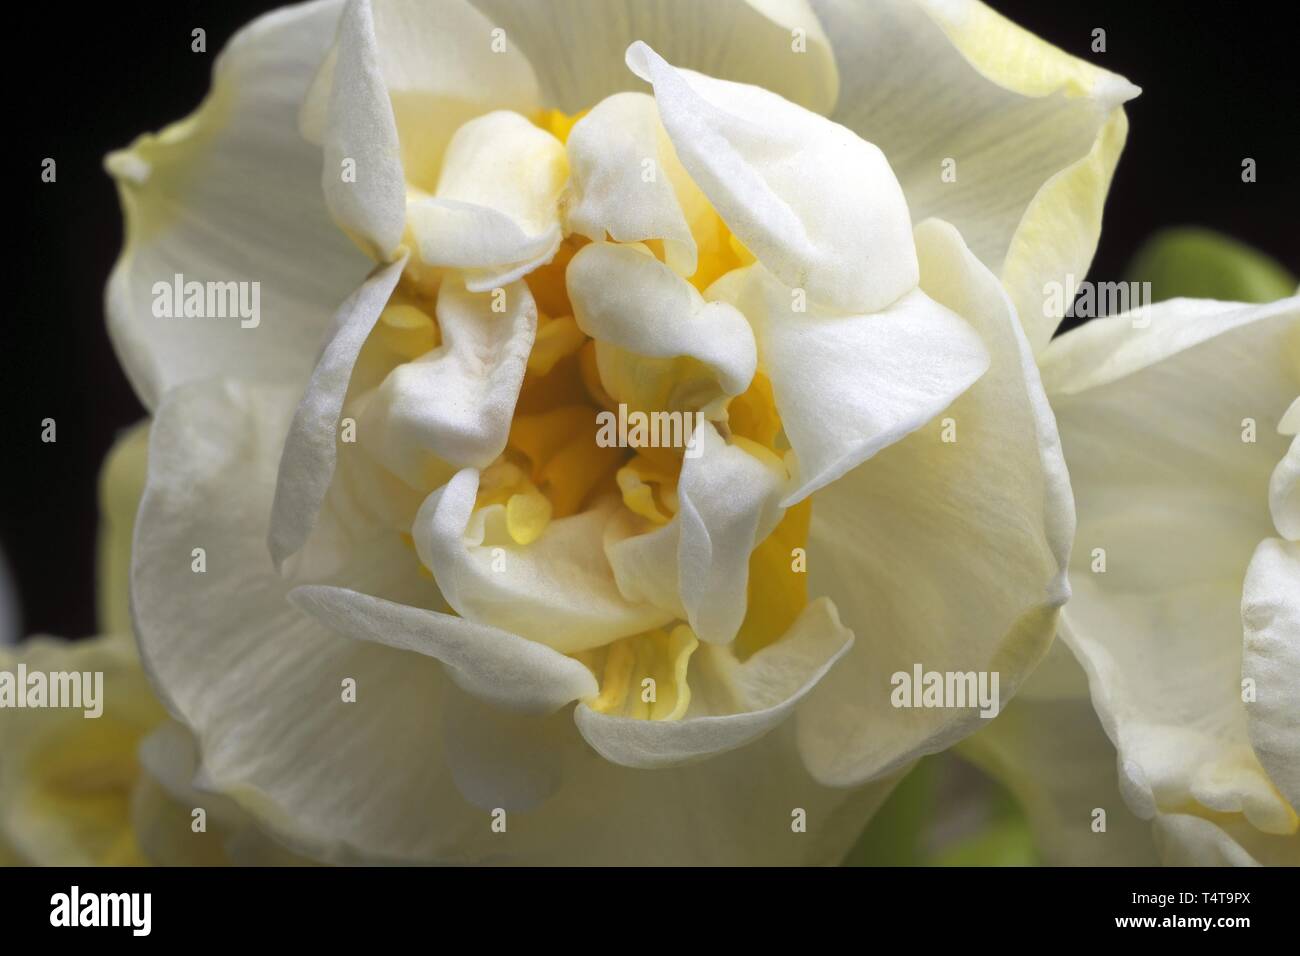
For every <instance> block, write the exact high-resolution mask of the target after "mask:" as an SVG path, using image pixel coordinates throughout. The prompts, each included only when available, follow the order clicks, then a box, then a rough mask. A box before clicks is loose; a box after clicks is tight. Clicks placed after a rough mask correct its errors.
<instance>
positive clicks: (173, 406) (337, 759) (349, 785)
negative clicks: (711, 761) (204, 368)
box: [132, 381, 477, 861]
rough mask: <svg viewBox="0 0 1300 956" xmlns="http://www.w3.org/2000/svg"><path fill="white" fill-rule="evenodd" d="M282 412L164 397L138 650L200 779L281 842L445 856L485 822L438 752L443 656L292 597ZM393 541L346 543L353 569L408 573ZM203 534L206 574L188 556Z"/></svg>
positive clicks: (327, 851)
mask: <svg viewBox="0 0 1300 956" xmlns="http://www.w3.org/2000/svg"><path fill="white" fill-rule="evenodd" d="M292 409H293V396H292V395H290V394H287V393H283V392H278V391H270V390H265V389H252V388H250V387H248V386H245V385H242V384H238V383H232V382H220V381H213V382H207V383H196V384H194V385H188V386H185V387H183V388H179V389H175V390H173V391H172V392H171V393H169V395H168V397H167V399H166V400H165V401H164V402H163V404H162V405H161V406H160V408H159V410H158V413H157V415H156V417H155V420H154V425H153V428H152V431H151V436H150V448H149V454H150V475H149V484H148V487H147V489H146V491H145V496H144V501H143V502H142V504H141V510H140V517H139V519H138V525H137V527H138V530H137V535H136V549H135V556H134V558H135V565H134V569H133V575H132V578H133V581H132V584H133V588H132V590H133V602H134V603H133V606H134V610H135V617H136V624H137V632H138V639H139V641H140V648H141V655H142V657H143V659H144V662H145V666H146V668H147V669H148V671H149V672H150V676H151V677H152V679H153V681H154V683H155V686H156V687H158V689H159V692H160V694H161V695H162V696H163V698H164V699H165V700H166V702H167V704H168V708H169V710H171V712H172V713H173V715H174V716H176V717H177V719H179V720H180V721H182V723H184V724H185V725H186V726H187V727H189V728H190V729H191V730H192V731H193V732H194V735H195V737H196V739H197V740H198V744H199V749H200V752H201V753H202V757H203V767H202V775H203V779H204V786H205V788H209V789H214V790H217V791H219V792H222V793H225V794H227V795H228V796H230V797H231V798H232V799H234V800H235V801H236V802H237V803H238V804H239V805H240V806H241V807H242V808H243V809H244V810H245V811H246V812H248V813H249V814H251V815H252V816H254V817H255V818H256V819H257V821H258V822H259V824H260V825H262V826H263V827H264V828H265V829H267V830H268V831H269V832H271V833H272V834H274V835H275V837H276V838H277V839H279V840H281V841H282V842H285V843H286V844H288V845H289V846H290V847H292V848H294V849H296V850H299V851H301V852H306V853H309V854H310V855H312V856H314V857H316V858H319V859H325V860H329V861H348V860H355V859H358V858H360V857H365V858H367V859H376V860H392V861H410V860H419V859H426V860H427V859H432V858H437V857H438V856H439V854H441V853H444V852H446V850H447V848H448V847H450V846H452V845H454V844H455V841H456V833H457V831H458V830H463V829H464V828H466V827H467V826H469V825H470V824H471V821H472V822H477V821H476V819H475V817H476V816H477V814H476V812H475V811H473V810H472V808H471V807H470V805H469V804H467V803H466V802H465V801H464V799H463V798H462V797H461V796H460V794H459V792H458V791H457V790H456V787H455V784H454V782H453V780H452V778H451V775H450V773H449V772H448V770H447V768H446V764H445V761H444V759H443V755H442V744H441V739H440V734H439V728H440V720H441V717H440V714H441V699H442V695H443V693H444V691H445V689H446V686H447V685H446V682H445V681H444V679H443V676H442V673H441V665H439V664H438V663H437V662H436V661H434V660H433V659H431V658H425V657H423V656H421V655H415V654H410V653H408V652H405V651H399V650H395V649H393V648H389V647H383V646H380V645H378V644H374V643H372V642H366V641H353V640H349V639H347V638H344V637H339V636H337V635H335V634H332V633H330V632H329V631H328V630H327V629H326V628H323V627H321V626H320V625H319V624H317V623H316V622H315V621H313V620H312V619H311V618H310V617H308V616H307V615H305V614H303V613H302V612H301V611H299V610H297V609H296V608H294V607H293V606H292V605H291V604H290V603H289V602H288V601H287V600H286V596H287V592H288V591H289V589H290V585H289V584H287V583H285V582H284V581H282V580H281V578H280V576H279V575H278V574H277V573H276V571H275V568H274V566H273V564H272V562H271V559H270V556H269V555H268V554H267V551H266V546H265V536H266V526H267V519H268V515H269V512H270V505H271V496H272V492H273V489H274V483H275V474H276V468H277V459H278V452H279V441H278V436H279V435H280V434H283V432H284V430H285V428H286V427H287V425H288V419H289V416H290V414H291V412H292ZM393 544H394V545H395V547H394V548H393V549H391V551H390V553H381V552H371V551H368V550H366V551H359V552H358V553H357V554H356V555H354V565H353V567H352V568H351V569H350V571H351V573H350V574H349V575H348V580H349V583H350V584H352V585H354V586H356V587H361V588H365V589H366V590H368V591H372V592H373V593H379V590H376V589H382V586H383V585H384V584H385V582H391V581H393V580H394V579H399V580H400V579H407V578H412V579H414V581H415V583H417V584H418V582H419V580H420V577H419V575H418V573H416V572H417V571H418V565H417V564H416V562H415V561H414V560H413V557H412V555H411V554H410V551H409V549H407V548H405V547H404V546H402V545H401V544H400V541H398V540H396V539H395V538H394V541H393ZM199 547H201V548H203V549H205V550H204V554H205V560H206V570H205V571H204V573H195V571H194V570H192V567H193V564H192V562H193V561H194V560H195V559H194V556H193V549H195V548H199ZM424 585H425V587H426V588H427V589H431V585H429V583H428V582H427V581H425V582H424ZM177 621H184V622H186V626H185V627H183V628H177V627H176V622H177ZM346 680H352V681H355V682H356V702H355V703H345V702H344V701H343V699H342V689H343V682H344V681H346ZM431 816H436V818H437V819H438V821H439V823H438V825H436V826H434V825H431V823H430V818H431Z"/></svg>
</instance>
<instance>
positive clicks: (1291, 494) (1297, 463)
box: [1268, 429, 1300, 541]
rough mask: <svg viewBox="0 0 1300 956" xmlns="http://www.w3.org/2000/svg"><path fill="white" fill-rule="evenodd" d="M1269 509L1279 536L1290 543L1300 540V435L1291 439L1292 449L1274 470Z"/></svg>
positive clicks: (1270, 483) (1270, 485)
mask: <svg viewBox="0 0 1300 956" xmlns="http://www.w3.org/2000/svg"><path fill="white" fill-rule="evenodd" d="M1279 431H1280V429H1279ZM1268 507H1269V511H1271V512H1272V514H1273V524H1274V526H1275V527H1276V528H1277V532H1278V534H1280V535H1281V536H1282V537H1284V538H1287V539H1288V540H1290V541H1295V540H1296V539H1300V435H1297V436H1296V437H1295V438H1293V439H1291V447H1290V448H1288V449H1287V450H1286V454H1285V455H1283V456H1282V460H1281V461H1279V462H1278V463H1277V467H1276V468H1274V469H1273V476H1272V478H1270V479H1269V482H1268Z"/></svg>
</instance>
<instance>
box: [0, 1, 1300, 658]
mask: <svg viewBox="0 0 1300 956" xmlns="http://www.w3.org/2000/svg"><path fill="white" fill-rule="evenodd" d="M701 2H708V0H701ZM864 2H865V0H864ZM276 5H277V4H275V3H268V2H261V3H259V2H251V0H245V2H241V0H221V2H213V0H209V2H196V0H168V2H153V3H132V4H78V5H76V6H75V7H73V8H70V7H67V6H63V5H56V4H40V5H36V4H28V3H14V4H10V5H8V6H7V8H6V18H7V21H8V24H9V26H8V36H7V40H8V43H7V44H6V51H5V52H6V56H5V66H4V70H5V72H6V73H7V74H8V75H7V76H6V82H5V89H6V90H7V92H8V102H7V104H6V105H7V110H6V113H5V117H4V118H5V120H6V121H7V124H8V128H7V131H8V133H9V138H8V146H7V147H6V148H5V150H4V162H5V165H6V167H7V169H6V176H5V184H6V185H7V186H11V187H12V191H11V192H9V193H8V194H7V195H6V197H5V199H6V201H5V203H4V205H3V207H2V209H3V212H2V213H0V214H2V215H3V216H4V220H5V226H7V228H6V229H5V230H4V232H5V236H6V239H7V243H6V245H7V247H8V248H7V249H6V252H5V257H6V260H7V269H6V275H5V284H4V293H5V303H6V305H7V309H6V313H7V314H6V315H5V317H4V321H5V333H4V335H3V337H0V382H2V384H3V390H2V393H0V394H2V395H3V401H4V406H3V415H2V417H3V420H4V423H5V428H6V431H7V432H9V434H8V435H7V437H6V438H5V440H4V442H3V444H2V445H0V455H3V461H2V462H0V482H2V483H3V486H2V493H0V502H2V505H0V545H2V546H3V549H4V552H5V553H6V554H7V555H8V558H9V562H10V565H11V570H12V572H13V574H14V576H15V577H16V579H17V585H18V591H19V596H20V600H21V603H22V605H23V628H24V632H25V633H35V632H43V633H53V634H60V635H64V636H70V637H76V636H83V635H87V634H90V633H93V631H94V629H95V616H94V535H95V528H96V522H97V501H96V479H97V476H98V471H99V466H100V464H101V462H102V460H103V457H104V454H105V453H106V452H107V450H108V448H109V447H110V446H111V444H112V442H113V439H114V437H115V436H116V434H117V432H118V430H119V429H121V428H123V427H126V426H128V425H131V424H132V423H134V422H136V421H138V420H139V419H140V418H141V417H142V416H143V414H144V411H143V409H142V408H141V406H140V404H139V402H138V401H137V400H136V398H135V396H134V395H133V394H132V392H131V389H130V387H129V386H128V385H127V382H126V379H125V378H124V376H123V374H122V372H121V371H120V369H119V368H118V365H117V361H116V358H115V357H114V355H113V352H112V349H111V348H110V346H109V343H108V337H107V333H106V331H105V326H104V315H103V303H102V295H103V288H104V283H105V281H106V280H107V277H108V273H109V270H110V269H111V267H112V265H113V261H114V259H115V258H116V256H117V253H118V250H119V246H120V243H121V238H122V224H121V216H120V213H119V211H118V205H117V197H116V194H115V191H114V189H113V186H112V184H111V182H110V181H109V178H108V176H107V175H106V174H105V173H104V172H103V168H102V165H101V164H102V157H103V156H104V154H105V153H107V152H108V151H109V150H112V149H116V148H119V147H122V146H125V145H127V144H128V143H129V142H130V141H131V140H132V139H134V138H135V136H136V135H137V134H138V133H140V132H143V131H145V130H156V129H159V128H161V127H162V126H164V125H166V124H167V123H170V122H171V121H173V120H176V119H179V118H181V117H182V116H184V115H186V114H188V113H189V112H190V111H191V110H192V109H193V108H194V107H195V106H196V105H197V104H198V102H199V101H200V99H201V98H202V97H203V95H204V94H205V92H206V91H207V88H208V82H209V71H210V69H211V66H212V60H213V58H214V57H215V55H216V53H217V52H218V51H219V50H220V49H221V48H222V46H223V45H224V44H225V41H226V40H227V39H228V38H229V37H230V35H231V34H232V33H233V32H234V31H235V30H236V29H237V28H238V27H239V26H240V25H242V24H243V23H244V22H246V21H247V20H249V19H251V18H252V17H253V16H255V15H256V14H258V13H260V12H262V11H264V10H267V9H270V8H272V7H274V6H276ZM991 5H992V6H994V7H995V8H996V9H998V10H999V11H1001V12H1002V13H1004V14H1006V15H1007V16H1009V17H1010V18H1011V19H1013V20H1015V21H1016V22H1018V23H1020V24H1021V25H1022V26H1024V27H1026V28H1027V29H1029V30H1031V31H1033V32H1034V33H1037V34H1038V35H1039V36H1042V37H1044V38H1046V39H1047V40H1049V41H1051V42H1052V43H1055V44H1056V45H1057V46H1060V47H1062V48H1063V49H1065V50H1067V51H1069V52H1070V53H1073V54H1075V55H1077V56H1080V57H1082V58H1084V59H1088V60H1092V61H1094V62H1097V63H1098V64H1100V65H1101V66H1104V67H1106V68H1108V69H1110V70H1113V71H1115V72H1118V73H1121V74H1123V75H1124V76H1126V77H1128V78H1129V79H1130V80H1132V81H1133V82H1134V83H1136V84H1137V85H1139V86H1141V87H1142V88H1143V94H1142V96H1141V97H1139V98H1138V99H1137V100H1136V101H1134V102H1132V103H1130V104H1128V112H1129V119H1130V123H1131V132H1130V135H1129V140H1128V146H1127V148H1126V150H1125V152H1124V156H1123V159H1122V160H1121V161H1120V166H1119V171H1118V173H1117V175H1116V178H1115V182H1114V185H1113V187H1112V189H1111V192H1110V198H1109V201H1108V203H1107V206H1106V215H1105V222H1104V225H1103V230H1102V238H1101V245H1100V247H1099V249H1098V252H1097V257H1096V259H1095V261H1094V263H1093V269H1092V272H1091V274H1090V276H1091V277H1092V278H1094V279H1099V280H1102V279H1118V278H1120V277H1121V275H1122V274H1123V270H1124V267H1125V264H1126V263H1127V261H1128V259H1129V257H1130V255H1131V254H1132V253H1133V251H1134V250H1135V249H1136V248H1137V246H1138V244H1139V243H1141V241H1142V240H1143V239H1144V238H1145V237H1147V236H1149V235H1150V234H1151V233H1152V232H1153V231H1155V230H1156V229H1158V228H1160V227H1162V226H1168V225H1178V224H1187V223H1194V224H1198V225H1204V226H1208V227H1210V228H1213V229H1217V230H1220V231H1222V232H1225V233H1227V234H1229V235H1232V236H1235V237H1237V238H1239V239H1242V240H1244V241H1246V242H1249V243H1251V244H1252V245H1254V246H1256V247H1258V248H1260V249H1263V250H1265V251H1266V252H1269V253H1271V254H1272V255H1273V256H1275V257H1276V258H1278V259H1279V260H1281V261H1282V262H1283V264H1285V265H1286V266H1287V267H1289V268H1290V269H1291V270H1292V271H1300V201H1298V200H1300V170H1298V167H1297V164H1298V162H1300V133H1298V132H1297V130H1300V110H1298V109H1297V103H1300V83H1297V80H1296V75H1297V64H1296V56H1297V51H1296V50H1295V45H1294V38H1295V21H1294V13H1295V8H1294V4H1293V3H1286V4H1278V5H1277V7H1276V8H1275V9H1276V13H1275V12H1274V8H1271V7H1269V6H1267V5H1261V4H1257V3H1222V2H1205V3H1190V2H1174V0H1146V2H1143V0H992V4H991ZM199 26H201V27H203V28H204V29H206V30H207V40H208V52H207V53H206V54H196V53H193V52H191V50H190V31H191V30H192V29H193V28H195V27H199ZM1096 27H1101V28H1103V29H1105V30H1106V40H1107V51H1106V52H1105V53H1104V54H1094V53H1092V52H1091V49H1090V47H1091V40H1092V37H1091V34H1092V30H1093V29H1094V28H1096ZM47 156H51V157H54V158H55V159H56V160H57V162H58V182H57V183H55V184H45V183H42V182H41V180H40V172H41V161H42V159H44V158H45V157H47ZM1246 156H1251V157H1253V158H1255V159H1256V160H1257V162H1258V176H1259V179H1258V182H1256V183H1254V184H1249V185H1248V184H1243V183H1242V182H1241V160H1242V158H1243V157H1246ZM47 417H52V418H54V419H56V421H57V422H58V426H57V427H58V441H57V443H54V444H44V443H42V442H41V441H40V422H41V420H42V419H43V418H47Z"/></svg>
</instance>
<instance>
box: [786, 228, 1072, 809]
mask: <svg viewBox="0 0 1300 956" xmlns="http://www.w3.org/2000/svg"><path fill="white" fill-rule="evenodd" d="M916 236H917V248H918V251H919V253H920V259H921V290H922V291H923V292H924V293H925V294H927V295H929V296H930V297H932V298H933V299H934V300H935V301H936V302H938V303H939V304H940V305H942V306H944V307H945V308H947V309H950V310H951V311H953V312H955V313H957V314H958V315H960V316H962V317H964V318H965V319H966V320H967V321H969V322H970V323H971V324H972V325H973V326H974V327H975V329H976V331H977V332H978V333H979V334H980V336H981V338H982V339H983V341H984V344H985V346H986V347H987V348H988V351H989V353H990V354H991V355H992V364H991V366H990V368H989V371H988V372H987V373H986V374H985V375H984V376H983V377H982V378H981V379H980V380H979V381H978V382H976V383H975V384H974V385H973V386H971V388H970V389H969V390H967V391H966V392H965V393H964V394H963V395H962V396H961V397H960V398H958V399H957V400H956V401H955V402H954V403H953V404H952V406H951V407H950V408H949V409H948V410H947V412H946V413H945V415H944V418H943V419H942V420H940V421H935V422H932V423H931V424H930V425H929V426H927V427H925V428H923V429H921V430H919V431H916V432H914V433H912V434H911V435H910V436H908V437H907V438H905V439H903V440H902V441H899V442H897V443H895V444H894V445H891V446H890V447H889V448H887V449H885V450H884V451H883V452H881V453H880V454H878V455H876V456H875V457H874V458H873V459H871V460H870V461H868V462H866V463H865V464H863V465H860V466H859V467H858V468H856V469H855V470H853V471H851V472H849V473H848V474H847V475H845V476H844V477H843V478H841V479H839V481H837V482H835V483H833V484H831V485H829V486H828V487H826V488H824V489H823V490H822V491H821V492H819V493H818V494H817V496H816V497H815V498H814V499H813V511H812V528H811V538H810V541H809V549H808V574H809V590H810V591H811V592H812V593H814V594H826V595H828V596H830V597H831V598H832V599H833V600H834V601H835V603H836V605H837V606H838V607H839V608H840V609H841V613H842V614H843V615H844V620H845V623H846V624H847V625H848V626H849V627H851V628H852V629H853V631H854V634H855V635H856V636H857V641H856V643H855V645H854V649H853V651H852V652H851V653H850V654H849V655H848V656H847V657H846V658H845V660H844V662H843V664H842V665H841V666H840V667H838V668H836V669H835V670H834V671H833V672H832V673H831V674H830V676H829V677H828V678H827V680H826V681H825V682H824V683H823V684H822V686H821V687H819V688H818V689H817V691H816V693H814V694H813V696H812V697H810V698H809V700H808V701H807V702H806V703H805V704H804V706H803V707H802V708H801V709H800V713H799V719H798V724H799V739H800V746H801V748H802V750H803V754H804V759H805V760H806V761H808V765H809V768H810V770H811V771H812V773H813V774H814V776H816V777H818V778H819V779H821V780H825V781H828V782H833V783H837V784H845V783H853V782H857V781H861V780H867V779H871V778H872V777H875V776H877V775H880V774H887V773H889V772H890V771H892V770H894V769H897V768H901V767H903V766H905V765H906V764H908V763H910V762H911V761H912V760H914V759H916V757H918V756H920V755H921V754H925V753H934V752H936V751H938V750H941V749H943V748H944V747H946V746H948V745H950V744H951V743H953V742H955V741H956V740H958V739H960V738H962V737H964V736H966V735H968V734H970V733H971V732H973V731H974V730H975V729H976V728H977V727H980V726H982V725H983V724H984V719H983V718H982V717H981V716H980V714H981V708H979V707H967V708H964V709H962V708H954V707H948V708H938V709H928V708H927V709H903V708H896V707H894V706H892V703H891V695H892V691H893V687H891V676H890V675H892V674H898V673H900V672H901V673H903V674H905V675H908V676H910V675H912V674H913V672H914V668H915V667H916V666H920V667H922V668H923V669H924V670H925V671H929V672H940V673H943V672H947V673H962V674H970V673H972V672H973V673H974V676H976V677H977V678H978V676H979V675H980V674H981V673H987V674H988V677H987V681H988V690H989V691H990V692H992V691H994V688H993V686H992V680H993V675H994V674H996V675H998V677H997V680H998V686H997V688H996V696H997V697H998V698H999V701H1000V704H1005V703H1006V702H1007V701H1009V700H1010V698H1011V696H1012V695H1013V694H1014V693H1016V689H1017V687H1019V685H1020V683H1021V681H1022V680H1023V679H1024V677H1025V675H1026V674H1028V673H1029V672H1030V671H1031V670H1032V669H1033V667H1034V666H1035V665H1036V664H1037V663H1038V661H1039V660H1040V659H1041V658H1042V656H1043V654H1044V653H1045V652H1046V651H1047V649H1048V646H1049V645H1050V642H1051V640H1052V635H1053V632H1054V631H1055V627H1056V620H1057V616H1058V610H1057V609H1058V608H1059V607H1060V605H1061V604H1063V603H1064V602H1065V600H1066V598H1067V597H1068V596H1069V593H1070V592H1069V586H1068V584H1067V583H1066V579H1065V567H1066V562H1067V560H1068V558H1069V553H1070V544H1071V540H1072V536H1073V531H1074V512H1073V507H1072V499H1071V493H1070V483H1069V478H1068V476H1067V474H1066V470H1065V463H1064V461H1063V460H1062V457H1061V450H1060V444H1059V438H1058V436H1057V432H1056V426H1055V423H1054V421H1053V419H1052V412H1051V409H1050V408H1049V407H1048V404H1047V398H1046V396H1045V395H1044V393H1043V389H1042V385H1041V384H1040V381H1039V378H1038V372H1037V369H1036V368H1035V366H1034V361H1033V356H1032V354H1031V352H1030V350H1029V345H1028V342H1027V341H1026V339H1025V336H1024V333H1023V331H1022V330H1021V328H1020V325H1019V323H1018V322H1017V321H1016V316H1015V311H1014V309H1013V308H1012V307H1011V304H1010V302H1009V301H1008V300H1007V297H1006V294H1005V293H1004V292H1003V290H1002V288H1001V286H1000V285H999V284H998V282H997V279H996V278H995V277H994V276H993V275H992V274H991V273H990V272H989V271H988V270H987V269H986V268H985V267H984V266H983V265H982V264H980V262H979V260H978V259H976V258H975V256H974V255H973V254H972V253H971V252H970V250H968V249H967V248H966V247H965V245H964V244H963V243H962V240H961V237H960V236H959V235H958V234H957V232H956V230H955V229H953V228H952V227H951V226H949V225H947V224H946V223H941V222H937V221H932V222H926V223H922V224H921V225H920V226H919V227H918V228H917V231H916ZM881 542H888V543H889V545H888V547H882V546H881Z"/></svg>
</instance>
